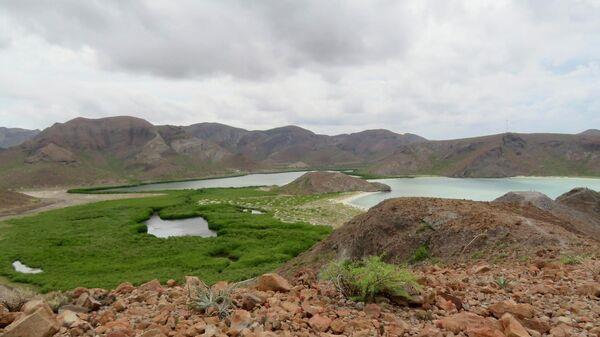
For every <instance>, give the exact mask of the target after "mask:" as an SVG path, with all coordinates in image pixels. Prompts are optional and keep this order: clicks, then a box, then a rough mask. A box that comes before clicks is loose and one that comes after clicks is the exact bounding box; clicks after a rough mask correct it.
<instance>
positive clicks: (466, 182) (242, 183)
mask: <svg viewBox="0 0 600 337" xmlns="http://www.w3.org/2000/svg"><path fill="white" fill-rule="evenodd" d="M304 173H306V171H296V172H282V173H263V174H249V175H245V176H239V177H229V178H216V179H204V180H192V181H181V182H171V183H157V184H148V185H140V186H133V187H126V188H118V189H114V190H113V191H119V192H144V191H159V190H181V189H199V188H211V187H248V186H270V185H279V186H281V185H285V184H287V183H289V182H291V181H293V180H294V179H296V178H298V177H300V176H301V175H303V174H304ZM371 181H377V182H381V183H384V184H387V185H390V187H391V188H392V191H391V192H377V193H370V194H369V195H365V196H362V197H358V198H354V199H353V200H351V201H349V203H350V204H352V205H355V206H358V207H361V208H369V207H372V206H374V205H376V204H378V203H379V202H381V201H383V200H384V199H389V198H397V197H435V198H454V199H470V200H476V201H491V200H494V199H496V198H497V197H499V196H501V195H503V194H505V193H507V192H510V191H538V192H541V193H544V194H546V195H547V196H549V197H550V198H553V199H554V198H556V197H557V196H559V195H561V194H563V193H565V192H568V191H569V190H571V189H573V188H575V187H588V188H591V189H593V190H597V191H598V190H600V179H598V178H570V177H512V178H447V177H415V178H389V179H375V180H371Z"/></svg>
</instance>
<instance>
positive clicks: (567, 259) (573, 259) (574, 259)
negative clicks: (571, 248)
mask: <svg viewBox="0 0 600 337" xmlns="http://www.w3.org/2000/svg"><path fill="white" fill-rule="evenodd" d="M582 261H583V259H582V258H581V257H580V256H577V255H563V256H561V257H560V262H561V263H562V264H568V265H575V264H580V263H581V262H582Z"/></svg>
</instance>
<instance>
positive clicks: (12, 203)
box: [0, 190, 37, 211]
mask: <svg viewBox="0 0 600 337" xmlns="http://www.w3.org/2000/svg"><path fill="white" fill-rule="evenodd" d="M36 200H37V199H35V198H33V197H30V196H28V195H25V194H22V193H18V192H14V191H9V190H0V211H2V210H5V209H9V208H15V207H19V206H24V205H28V204H31V203H34V202H36Z"/></svg>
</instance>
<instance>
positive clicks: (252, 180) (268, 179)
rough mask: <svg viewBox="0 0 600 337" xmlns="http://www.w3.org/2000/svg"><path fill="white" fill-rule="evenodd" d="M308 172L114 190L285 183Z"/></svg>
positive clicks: (178, 188)
mask: <svg viewBox="0 0 600 337" xmlns="http://www.w3.org/2000/svg"><path fill="white" fill-rule="evenodd" d="M304 173H306V172H305V171H302V172H282V173H259V174H248V175H245V176H239V177H229V178H218V179H204V180H190V181H179V182H173V183H160V184H148V185H141V186H132V187H124V188H116V189H114V190H113V191H119V192H146V191H159V190H185V189H199V188H211V187H248V186H271V185H279V186H281V185H285V184H287V183H289V182H292V181H293V180H294V179H296V178H298V177H300V176H301V175H303V174H304Z"/></svg>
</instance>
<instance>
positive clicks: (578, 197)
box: [556, 187, 600, 219]
mask: <svg viewBox="0 0 600 337" xmlns="http://www.w3.org/2000/svg"><path fill="white" fill-rule="evenodd" d="M556 201H557V202H558V203H561V204H563V205H566V206H569V207H571V208H574V209H576V210H579V211H581V212H584V213H587V214H589V215H590V216H594V217H596V218H598V219H600V193H598V192H596V191H594V190H591V189H589V188H584V187H579V188H574V189H572V190H571V191H569V192H567V193H565V194H563V195H561V196H559V197H558V198H556Z"/></svg>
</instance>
